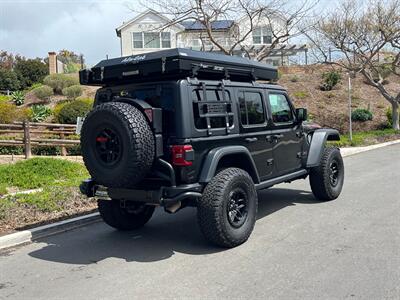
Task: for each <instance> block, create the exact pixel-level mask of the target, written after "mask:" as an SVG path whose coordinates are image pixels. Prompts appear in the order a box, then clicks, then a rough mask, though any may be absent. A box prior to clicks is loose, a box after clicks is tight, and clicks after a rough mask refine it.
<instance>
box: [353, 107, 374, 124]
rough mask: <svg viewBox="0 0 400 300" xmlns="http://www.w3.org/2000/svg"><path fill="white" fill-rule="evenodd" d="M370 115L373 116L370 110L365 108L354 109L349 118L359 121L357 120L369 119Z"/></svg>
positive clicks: (370, 118)
mask: <svg viewBox="0 0 400 300" xmlns="http://www.w3.org/2000/svg"><path fill="white" fill-rule="evenodd" d="M372 117H373V115H372V112H371V111H369V110H368V109H365V108H358V109H355V110H354V111H353V112H352V113H351V119H352V120H353V121H359V122H365V121H371V120H372Z"/></svg>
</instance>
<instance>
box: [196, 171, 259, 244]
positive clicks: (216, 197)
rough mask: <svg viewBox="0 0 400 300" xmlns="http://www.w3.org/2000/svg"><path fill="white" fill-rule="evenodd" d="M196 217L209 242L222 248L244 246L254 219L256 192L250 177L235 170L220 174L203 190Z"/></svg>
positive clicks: (243, 172) (251, 229)
mask: <svg viewBox="0 0 400 300" xmlns="http://www.w3.org/2000/svg"><path fill="white" fill-rule="evenodd" d="M197 216H198V222H199V225H200V228H201V231H202V232H203V234H204V236H205V237H206V238H207V239H208V240H209V241H210V242H211V243H213V244H215V245H218V246H222V247H235V246H238V245H240V244H242V243H244V242H245V241H246V240H247V239H248V238H249V236H250V234H251V232H252V231H253V228H254V225H255V222H256V216H257V192H256V189H255V186H254V183H253V180H252V179H251V177H250V175H249V174H248V173H247V172H246V171H244V170H242V169H238V168H228V169H225V170H223V171H221V172H219V173H218V174H217V175H216V176H215V177H214V178H213V179H212V180H211V181H210V182H209V183H208V184H207V186H206V188H205V189H204V193H203V196H202V197H201V199H200V200H199V202H198V206H197Z"/></svg>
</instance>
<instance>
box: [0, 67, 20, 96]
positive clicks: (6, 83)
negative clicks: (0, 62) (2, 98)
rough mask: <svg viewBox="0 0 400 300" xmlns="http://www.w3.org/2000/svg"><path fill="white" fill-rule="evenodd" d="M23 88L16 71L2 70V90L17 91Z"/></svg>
mask: <svg viewBox="0 0 400 300" xmlns="http://www.w3.org/2000/svg"><path fill="white" fill-rule="evenodd" d="M20 88H21V83H20V81H19V80H18V77H17V74H15V72H14V71H11V70H6V69H3V68H0V90H10V91H17V90H19V89H20Z"/></svg>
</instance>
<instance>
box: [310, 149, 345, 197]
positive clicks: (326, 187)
mask: <svg viewBox="0 0 400 300" xmlns="http://www.w3.org/2000/svg"><path fill="white" fill-rule="evenodd" d="M343 181H344V165H343V159H342V155H341V154H340V150H339V149H338V148H334V147H328V148H325V149H324V153H323V154H322V158H321V161H320V164H319V165H318V166H317V167H314V168H312V169H311V170H310V185H311V190H312V192H313V194H314V196H315V197H316V198H317V199H318V200H320V201H329V200H333V199H336V198H337V197H339V195H340V192H341V191H342V187H343Z"/></svg>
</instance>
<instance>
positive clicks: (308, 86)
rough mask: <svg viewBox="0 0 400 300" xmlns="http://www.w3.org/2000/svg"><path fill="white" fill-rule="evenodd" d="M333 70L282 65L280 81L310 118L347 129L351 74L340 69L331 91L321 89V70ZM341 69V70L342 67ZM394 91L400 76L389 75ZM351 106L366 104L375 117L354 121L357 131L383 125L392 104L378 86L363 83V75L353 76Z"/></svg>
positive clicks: (360, 106)
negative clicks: (304, 108)
mask: <svg viewBox="0 0 400 300" xmlns="http://www.w3.org/2000/svg"><path fill="white" fill-rule="evenodd" d="M330 70H332V67H329V66H320V65H318V66H315V65H314V66H302V67H298V66H296V67H295V66H293V67H282V68H280V72H281V73H282V77H281V79H280V80H279V82H278V83H279V84H280V85H282V86H284V87H285V88H287V89H288V91H289V94H290V96H291V98H292V100H293V102H294V103H295V106H296V107H306V108H307V109H308V111H309V114H310V118H311V119H312V120H313V121H314V122H316V123H319V124H320V125H322V126H329V127H333V128H336V129H338V130H340V131H341V132H347V131H348V127H349V126H348V111H349V110H348V76H347V74H346V73H344V72H342V71H341V76H342V80H341V82H340V83H339V84H338V85H337V86H336V87H335V88H334V89H333V90H332V91H321V90H320V89H319V85H320V84H321V82H322V74H323V73H324V72H327V71H330ZM339 71H340V70H339ZM388 80H389V84H388V85H387V87H388V88H389V89H390V90H391V91H398V90H400V78H399V77H396V76H393V77H390V78H388ZM352 87H353V96H352V109H353V110H354V109H357V108H367V109H369V110H370V111H371V112H372V113H373V120H372V121H367V122H354V123H353V129H354V130H355V131H361V130H374V129H380V128H382V127H384V126H386V124H387V117H386V111H387V109H388V108H389V107H390V103H389V102H387V101H386V100H385V99H384V98H383V97H382V96H381V95H380V93H379V92H378V90H377V89H375V88H374V87H371V86H369V85H367V84H365V83H364V81H363V78H362V75H357V77H356V78H355V79H352Z"/></svg>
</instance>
